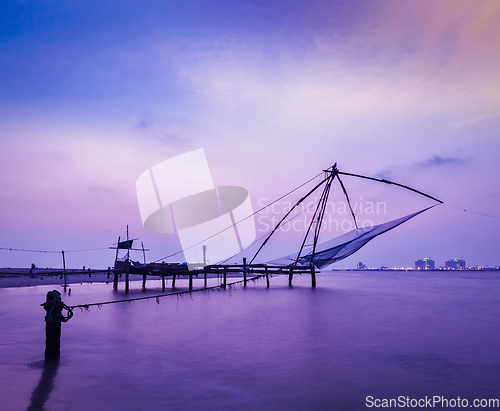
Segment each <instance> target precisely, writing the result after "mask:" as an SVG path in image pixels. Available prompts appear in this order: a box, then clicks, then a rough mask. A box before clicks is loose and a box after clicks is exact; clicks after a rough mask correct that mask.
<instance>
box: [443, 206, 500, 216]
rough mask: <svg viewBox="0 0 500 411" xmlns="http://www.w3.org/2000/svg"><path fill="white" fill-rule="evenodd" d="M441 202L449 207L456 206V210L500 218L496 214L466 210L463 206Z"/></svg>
mask: <svg viewBox="0 0 500 411" xmlns="http://www.w3.org/2000/svg"><path fill="white" fill-rule="evenodd" d="M443 204H444V205H445V206H448V207H451V208H456V209H457V210H461V211H465V212H466V213H471V214H477V215H482V216H484V217H492V218H500V216H498V215H492V214H484V213H478V212H477V211H471V210H466V209H465V208H461V207H456V206H452V205H451V204H448V203H443Z"/></svg>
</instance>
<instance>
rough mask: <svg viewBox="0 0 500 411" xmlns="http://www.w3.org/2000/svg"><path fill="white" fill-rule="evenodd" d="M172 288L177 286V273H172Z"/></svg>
mask: <svg viewBox="0 0 500 411" xmlns="http://www.w3.org/2000/svg"><path fill="white" fill-rule="evenodd" d="M172 288H175V273H174V274H172Z"/></svg>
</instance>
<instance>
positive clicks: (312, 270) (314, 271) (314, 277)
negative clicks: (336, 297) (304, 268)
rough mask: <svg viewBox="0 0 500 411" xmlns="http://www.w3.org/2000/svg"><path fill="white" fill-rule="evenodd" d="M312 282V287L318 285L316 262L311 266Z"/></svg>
mask: <svg viewBox="0 0 500 411" xmlns="http://www.w3.org/2000/svg"><path fill="white" fill-rule="evenodd" d="M311 283H312V288H314V287H316V269H315V267H314V264H313V265H312V266H311Z"/></svg>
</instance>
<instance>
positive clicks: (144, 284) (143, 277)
mask: <svg viewBox="0 0 500 411" xmlns="http://www.w3.org/2000/svg"><path fill="white" fill-rule="evenodd" d="M142 288H146V274H143V275H142Z"/></svg>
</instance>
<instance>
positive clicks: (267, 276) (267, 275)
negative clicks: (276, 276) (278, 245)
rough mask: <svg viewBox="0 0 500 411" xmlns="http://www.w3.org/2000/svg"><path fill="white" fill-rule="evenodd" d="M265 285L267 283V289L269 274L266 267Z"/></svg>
mask: <svg viewBox="0 0 500 411" xmlns="http://www.w3.org/2000/svg"><path fill="white" fill-rule="evenodd" d="M266 283H267V288H269V274H268V273H267V267H266Z"/></svg>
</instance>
